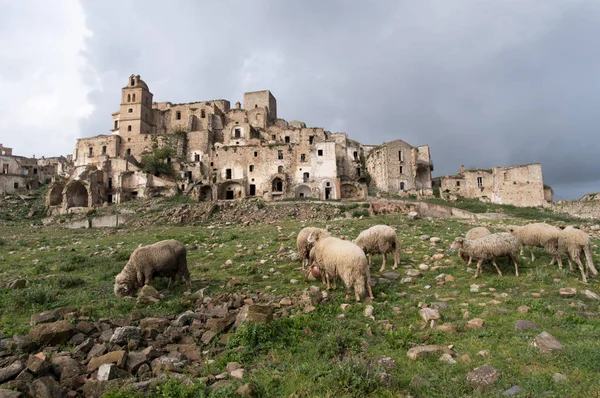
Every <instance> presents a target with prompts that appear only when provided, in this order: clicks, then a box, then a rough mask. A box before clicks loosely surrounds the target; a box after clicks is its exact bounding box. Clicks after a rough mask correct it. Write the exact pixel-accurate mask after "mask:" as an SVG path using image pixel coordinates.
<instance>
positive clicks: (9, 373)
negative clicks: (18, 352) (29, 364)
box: [0, 361, 25, 383]
mask: <svg viewBox="0 0 600 398" xmlns="http://www.w3.org/2000/svg"><path fill="white" fill-rule="evenodd" d="M23 369H25V366H24V365H23V363H22V362H21V361H14V362H13V363H12V364H10V365H8V366H6V367H4V368H2V369H0V383H4V382H5V381H7V380H10V379H14V378H15V377H17V375H18V374H19V373H21V371H22V370H23Z"/></svg>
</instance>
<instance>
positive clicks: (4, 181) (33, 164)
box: [0, 144, 68, 195]
mask: <svg viewBox="0 0 600 398" xmlns="http://www.w3.org/2000/svg"><path fill="white" fill-rule="evenodd" d="M12 152H13V150H12V148H7V147H5V146H4V145H2V144H0V173H1V174H0V195H6V194H10V193H13V192H24V191H27V190H30V189H36V188H38V187H39V186H40V185H41V184H47V183H50V181H51V179H52V176H54V175H58V174H60V173H63V172H66V170H67V168H68V160H67V159H66V158H64V157H56V158H41V159H36V158H35V157H32V158H27V157H24V156H15V155H13V153H12Z"/></svg>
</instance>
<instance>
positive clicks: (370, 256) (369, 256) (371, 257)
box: [367, 253, 373, 267]
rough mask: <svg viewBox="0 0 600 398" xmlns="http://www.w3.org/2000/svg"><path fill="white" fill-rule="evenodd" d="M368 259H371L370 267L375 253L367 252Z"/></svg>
mask: <svg viewBox="0 0 600 398" xmlns="http://www.w3.org/2000/svg"><path fill="white" fill-rule="evenodd" d="M367 260H369V267H370V266H371V263H372V262H373V255H372V254H371V253H368V254H367Z"/></svg>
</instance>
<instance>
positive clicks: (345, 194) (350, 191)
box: [340, 184, 360, 199]
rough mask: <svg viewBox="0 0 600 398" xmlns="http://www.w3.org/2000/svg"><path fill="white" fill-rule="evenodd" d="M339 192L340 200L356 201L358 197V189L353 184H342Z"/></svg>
mask: <svg viewBox="0 0 600 398" xmlns="http://www.w3.org/2000/svg"><path fill="white" fill-rule="evenodd" d="M340 191H341V192H340V193H341V196H342V199H356V198H359V197H360V195H359V193H358V189H357V188H356V186H354V185H353V184H342V186H341V187H340Z"/></svg>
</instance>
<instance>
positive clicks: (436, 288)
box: [0, 201, 600, 398]
mask: <svg viewBox="0 0 600 398" xmlns="http://www.w3.org/2000/svg"><path fill="white" fill-rule="evenodd" d="M176 203H177V204H178V203H179V202H177V201H176ZM165 205H168V203H166V204H165ZM190 205H192V204H190ZM292 206H293V205H292ZM340 206H347V207H350V208H348V209H345V210H344V212H345V211H349V212H353V211H361V210H366V208H364V207H362V205H360V204H350V205H340ZM477 206H479V204H477ZM485 206H489V205H485ZM486 209H487V210H486V211H495V209H494V208H493V207H486ZM511 211H513V210H512V209H508V210H506V211H505V212H506V213H508V212H511ZM537 211H538V212H540V214H542V215H545V212H543V211H540V210H537ZM523 212H524V213H522V214H527V215H528V216H531V217H532V216H533V214H529V213H528V212H529V210H526V211H523ZM536 214H537V213H536ZM529 219H530V218H528V217H524V218H522V219H517V220H513V219H511V220H505V221H502V220H500V221H492V222H491V226H489V225H488V226H489V227H490V228H491V229H493V230H502V229H503V227H504V224H513V223H525V222H527V221H528V220H529ZM486 222H487V221H486ZM326 223H327V224H329V225H330V226H331V230H332V233H333V234H334V235H336V236H341V235H344V236H347V237H348V238H350V239H353V238H355V237H356V236H357V235H358V234H359V232H360V231H362V230H364V229H366V228H368V227H370V226H372V225H375V224H388V225H391V226H393V227H395V228H396V229H397V231H398V237H399V240H400V241H401V242H402V245H403V253H402V255H401V267H400V269H399V270H398V271H397V272H398V273H399V274H400V275H401V276H404V268H405V267H413V268H415V267H416V266H417V265H418V264H420V263H427V264H429V265H434V264H433V262H432V261H431V260H430V259H429V258H430V257H431V256H432V255H433V254H435V253H437V252H438V250H440V249H445V250H447V249H448V247H449V245H450V243H451V242H452V240H453V239H454V238H455V237H456V236H459V235H464V233H465V232H466V231H467V230H468V229H470V228H471V227H472V226H473V225H472V224H470V221H469V223H468V222H467V221H464V222H463V221H457V220H437V219H434V220H427V219H421V220H408V219H407V218H406V217H405V216H403V215H385V216H374V217H367V218H364V219H362V220H361V219H358V218H348V219H346V218H345V217H340V218H339V219H336V220H329V221H327V222H324V221H323V222H307V223H302V224H301V223H300V222H297V221H289V220H281V221H279V222H276V223H273V224H268V225H267V224H258V225H255V226H254V225H253V226H251V227H241V226H239V225H236V224H235V223H232V225H220V226H216V227H214V228H212V229H207V228H205V227H204V226H172V227H167V226H158V225H155V226H150V227H147V228H143V229H139V228H119V229H114V230H68V229H62V228H60V227H59V226H46V227H39V226H30V225H29V223H28V222H21V223H18V224H15V225H6V226H3V229H2V231H3V237H2V239H3V242H4V243H3V244H0V275H2V280H3V281H4V280H12V279H15V278H17V277H22V278H26V279H27V280H28V281H29V285H28V287H27V288H25V289H22V290H9V289H6V288H2V289H0V314H1V317H0V334H2V335H4V336H7V335H8V336H10V335H12V334H14V333H26V332H27V331H28V329H29V328H30V326H29V320H30V316H31V314H32V313H35V312H40V311H44V310H48V309H54V308H59V307H66V306H69V307H74V308H82V307H89V308H91V316H92V317H93V318H95V319H97V318H100V317H107V316H108V317H114V318H121V317H122V318H127V317H129V316H130V314H131V313H132V312H136V313H139V314H140V316H142V317H143V316H157V315H161V314H171V315H175V314H179V313H181V312H183V311H186V310H193V309H195V303H194V302H191V301H189V300H187V299H186V298H185V297H183V295H182V293H183V291H184V289H185V288H184V286H183V285H182V284H181V283H180V284H176V286H175V288H174V289H173V290H172V291H171V292H166V293H165V297H164V299H163V300H162V301H161V302H160V303H157V304H152V305H147V306H143V307H136V306H135V300H131V299H117V298H116V297H115V296H114V294H113V291H112V288H113V282H114V277H115V275H116V274H117V273H119V272H120V271H121V269H122V268H123V266H124V265H125V263H126V262H127V259H128V257H129V255H130V254H131V252H132V251H133V250H134V249H135V248H136V247H137V246H138V245H139V244H148V243H153V242H156V241H158V240H162V239H170V238H174V239H178V240H180V241H181V242H184V243H187V244H194V245H197V246H198V249H197V250H189V251H188V264H189V268H190V272H191V274H192V287H193V291H195V290H198V289H201V288H204V287H207V286H208V289H207V294H209V295H210V296H213V297H214V296H216V295H218V294H220V293H225V292H227V293H232V292H235V291H243V292H246V293H255V292H269V294H273V295H275V296H287V297H291V296H293V295H298V294H299V293H300V292H301V291H302V290H303V289H305V288H306V286H307V285H304V284H303V283H298V284H292V283H290V280H291V279H299V280H302V275H301V273H300V271H299V270H298V267H299V266H300V263H299V262H293V261H291V260H289V259H287V258H286V257H282V258H281V259H277V258H276V254H277V252H278V250H279V246H280V245H281V244H283V245H284V248H285V249H286V251H288V250H293V249H294V248H295V235H293V233H297V232H298V231H299V230H300V229H301V228H302V226H303V225H305V226H318V227H324V226H325V224H326ZM290 235H291V236H290ZM421 235H429V236H438V237H440V238H441V239H442V242H441V243H440V244H438V245H437V246H432V245H431V244H430V243H429V241H421V240H420V239H419V237H420V236H421ZM280 236H284V237H289V239H287V240H283V241H280V240H279V238H280ZM593 243H594V244H593V250H594V251H595V253H594V254H595V259H596V262H598V258H599V255H600V252H599V250H598V244H599V242H598V240H597V239H593ZM46 246H48V247H49V248H48V249H47V250H46V249H43V250H40V248H45V247H46ZM59 246H60V247H62V248H64V249H63V250H60V251H59V250H57V247H59ZM259 246H262V250H258V247H259ZM249 249H254V250H255V253H254V254H253V255H248V254H247V253H248V250H249ZM236 253H241V254H242V256H241V257H235V255H236ZM535 253H536V260H535V262H533V263H531V261H530V259H529V258H520V260H519V261H520V271H521V276H520V277H519V278H516V277H515V276H514V269H513V267H512V265H510V264H508V262H507V261H499V266H500V268H501V269H502V271H503V273H504V276H503V277H499V276H498V275H497V274H496V273H495V270H494V269H493V267H491V266H484V271H483V276H481V277H480V278H478V279H477V280H472V279H471V276H472V275H473V274H472V272H469V271H468V270H467V269H466V267H465V265H464V264H463V263H462V262H460V260H459V259H458V257H457V256H456V253H454V252H451V251H447V252H446V257H445V258H444V259H442V260H441V261H440V262H439V266H440V267H441V268H440V269H438V270H430V271H426V272H423V276H422V277H419V278H417V281H416V283H415V284H412V285H406V284H401V283H400V282H399V280H397V281H394V282H392V283H391V284H389V285H377V286H375V287H374V288H373V292H374V294H375V296H376V300H375V302H374V303H372V305H373V306H374V312H373V315H374V317H375V320H371V319H369V318H366V317H365V316H364V309H365V305H366V304H365V303H358V304H357V303H354V302H352V301H351V300H349V299H346V297H345V291H344V289H342V288H340V287H338V290H336V291H330V292H329V297H328V298H327V301H326V302H324V303H322V304H320V305H318V306H317V309H316V310H315V311H313V312H310V313H302V312H300V313H292V314H291V315H293V317H284V318H282V319H275V320H274V321H273V322H272V323H270V324H269V325H267V326H244V327H242V328H241V329H239V330H238V331H237V333H236V334H235V335H233V336H231V338H230V340H229V343H228V345H227V346H226V347H224V351H223V352H221V353H220V354H218V355H215V356H212V355H213V354H209V356H208V357H207V358H206V359H215V361H216V362H215V364H214V365H211V366H208V367H205V368H203V370H202V371H201V372H200V374H194V375H193V376H192V375H191V376H190V377H191V379H192V380H196V378H197V377H200V376H207V375H208V374H213V375H215V374H218V373H221V372H223V370H224V368H225V365H226V364H227V362H229V361H239V362H240V363H242V364H243V365H244V367H245V369H246V370H247V376H246V377H245V378H244V380H242V381H241V382H236V384H235V385H234V386H233V387H232V388H229V389H226V390H222V391H220V392H218V393H216V392H210V391H209V390H208V389H206V388H205V386H204V384H203V383H200V382H197V383H195V384H193V385H184V384H181V382H179V381H176V380H171V381H169V382H168V383H166V384H163V385H161V386H160V388H159V389H157V390H156V391H154V392H153V393H151V395H149V396H151V397H174V398H175V397H182V398H183V397H204V396H223V397H234V396H236V395H235V389H236V388H237V387H238V386H239V385H241V384H243V383H246V382H252V383H254V384H255V385H256V386H257V388H258V390H259V393H260V396H264V397H397V396H399V395H408V394H410V395H412V396H416V397H454V396H469V397H471V396H472V397H497V396H501V394H502V392H503V391H504V390H506V389H508V388H510V387H511V386H512V385H515V384H518V385H520V386H521V387H522V388H523V389H524V390H525V393H523V394H522V395H523V396H540V395H541V394H542V393H543V392H545V391H554V394H555V395H554V396H567V395H568V396H571V397H588V396H595V395H594V394H598V393H599V392H600V380H599V379H598V377H597V375H598V370H599V365H598V364H599V363H600V339H598V336H600V319H598V318H594V317H591V316H590V314H596V316H597V315H598V314H599V307H598V306H599V302H598V301H594V300H591V299H588V298H586V297H584V296H582V295H578V296H576V297H574V298H570V299H563V298H561V297H559V295H558V289H559V288H561V287H576V288H577V289H578V290H584V289H590V290H592V291H594V292H596V293H600V283H599V281H598V280H597V279H593V280H592V281H591V282H590V283H589V284H588V285H583V284H582V283H580V282H579V281H578V279H577V278H578V277H579V275H578V273H577V272H573V273H571V272H569V271H568V270H562V271H561V270H559V269H558V268H557V267H555V266H552V267H550V266H547V264H548V263H549V262H550V257H549V255H547V254H545V253H544V252H543V251H542V250H540V249H536V250H535ZM227 260H232V261H233V265H232V266H231V267H229V268H221V267H220V266H221V265H223V264H224V263H225V262H226V261H227ZM260 260H266V263H265V264H264V265H260V263H259V262H260ZM373 261H374V265H373V267H372V270H371V272H372V275H373V278H374V279H376V280H377V279H378V278H379V277H380V275H379V272H378V269H379V265H380V263H381V256H375V257H374V260H373ZM242 265H243V266H242ZM388 266H390V267H391V260H390V259H388ZM270 268H274V270H275V271H276V272H275V273H272V272H269V270H270ZM472 268H474V267H472ZM387 271H389V269H388V270H387ZM441 273H445V274H449V275H452V276H453V277H454V281H453V282H449V283H445V284H443V285H438V280H436V279H435V277H436V276H437V275H439V274H441ZM265 277H266V278H265ZM231 278H237V279H239V280H240V281H242V285H241V286H238V287H235V288H233V287H228V286H227V281H228V280H230V279H231ZM473 283H476V284H478V285H480V289H479V292H478V293H472V292H471V291H470V285H471V284H473ZM313 284H316V283H315V282H313ZM166 285H167V281H166V280H165V279H161V278H159V279H157V280H156V281H155V286H156V287H157V289H159V290H164V289H165V288H166ZM426 286H429V287H430V288H426ZM268 287H269V288H268ZM538 294H539V297H537V295H538ZM439 301H446V302H447V303H448V308H446V309H443V310H441V314H442V321H441V322H442V323H450V324H452V326H453V327H454V328H455V330H456V333H445V332H441V331H438V330H431V329H426V328H423V326H424V325H423V324H422V321H421V318H420V316H419V314H418V308H417V306H418V304H419V303H428V304H429V303H432V302H439ZM342 303H350V304H351V306H350V307H349V308H348V309H346V310H345V311H342V310H341V308H340V305H341V304H342ZM523 305H526V306H528V307H529V308H530V310H529V312H528V313H521V312H518V311H517V308H518V307H520V306H523ZM466 311H468V312H469V317H468V319H471V318H474V317H480V318H482V319H484V321H485V324H486V325H485V327H484V328H483V329H481V330H473V329H469V328H467V327H466V323H467V320H468V319H465V318H464V313H465V312H466ZM341 314H343V315H344V318H343V319H341V318H339V316H340V315H341ZM519 319H526V320H530V321H533V322H536V323H538V324H539V325H540V326H541V327H542V329H543V330H546V331H548V332H549V333H551V334H552V335H554V336H555V337H556V338H557V339H559V340H560V341H561V342H562V343H563V344H564V345H565V347H566V349H565V350H564V352H561V353H558V354H553V355H542V354H539V353H538V352H537V350H536V349H535V348H534V347H532V346H531V340H532V339H533V337H534V336H535V335H536V334H537V333H539V332H535V331H533V332H524V333H516V332H515V330H514V325H515V322H516V321H517V320H519ZM384 321H385V322H384ZM386 324H390V325H391V329H390V328H389V327H388V328H386V327H385V325H386ZM419 344H442V345H453V346H454V350H456V351H457V352H458V353H460V354H461V355H462V354H466V355H469V356H470V358H471V362H470V363H466V362H464V361H461V360H459V359H458V358H457V360H458V363H457V364H455V365H448V364H445V363H442V362H439V361H438V359H437V358H436V357H433V358H428V359H425V360H422V361H412V360H409V359H408V357H407V355H406V352H407V351H408V350H409V349H410V348H411V347H413V346H415V345H419ZM240 347H244V348H243V349H240ZM481 350H490V355H489V356H488V357H485V358H484V357H481V356H479V355H477V353H478V352H479V351H481ZM380 355H384V356H389V357H391V358H392V359H393V360H394V361H395V362H396V364H397V367H396V368H395V369H390V370H387V372H388V373H390V374H391V380H392V381H391V384H390V385H387V384H383V383H381V382H380V380H379V374H380V372H381V371H382V370H383V369H381V368H380V367H378V366H377V365H376V364H375V363H374V362H373V360H374V358H375V357H377V356H380ZM484 363H487V364H489V365H491V366H494V367H495V368H497V369H498V370H499V371H500V372H501V374H502V376H501V378H500V379H499V381H498V382H497V383H496V384H495V385H494V386H491V387H489V388H488V389H486V390H485V391H483V392H478V391H476V390H474V389H473V388H472V387H471V386H469V385H467V383H466V380H465V376H466V374H467V373H468V372H469V371H471V370H473V369H474V368H475V367H477V366H480V365H482V364H484ZM555 372H560V373H563V374H565V375H566V376H567V378H568V381H567V382H565V383H560V384H557V383H555V382H554V381H553V380H552V374H553V373H555ZM417 375H418V376H421V377H426V378H427V379H429V380H430V382H431V384H430V385H429V386H427V385H425V386H421V387H416V386H413V385H411V384H410V382H411V379H412V378H413V377H414V376H417ZM211 394H212V395H211ZM109 396H110V397H124V396H136V395H135V393H131V392H122V393H113V394H112V395H109ZM139 396H141V395H139Z"/></svg>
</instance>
